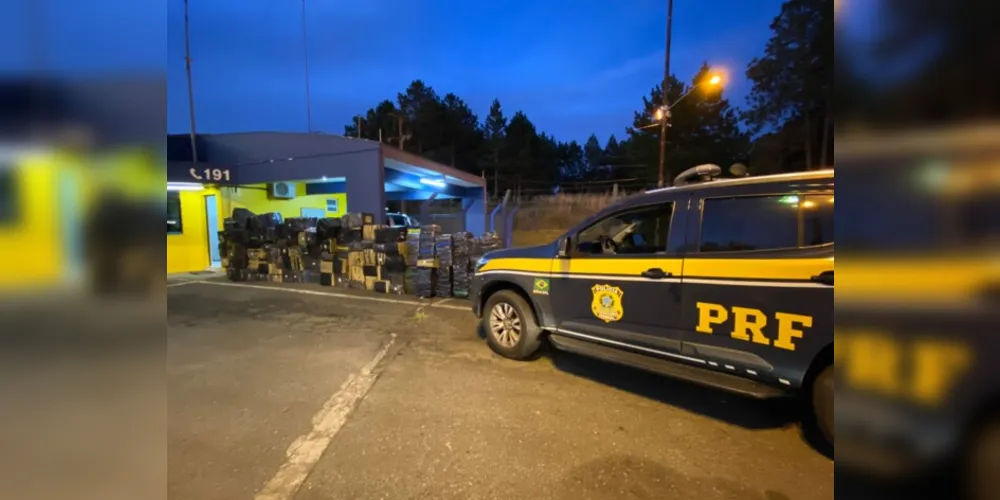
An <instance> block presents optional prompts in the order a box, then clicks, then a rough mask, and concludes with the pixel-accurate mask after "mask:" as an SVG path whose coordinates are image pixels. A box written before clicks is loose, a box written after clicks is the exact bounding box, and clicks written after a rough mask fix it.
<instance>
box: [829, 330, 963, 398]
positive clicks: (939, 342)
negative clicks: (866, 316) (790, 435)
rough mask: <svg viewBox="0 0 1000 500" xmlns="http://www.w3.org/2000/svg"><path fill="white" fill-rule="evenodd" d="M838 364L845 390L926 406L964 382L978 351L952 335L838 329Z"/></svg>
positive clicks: (947, 394)
mask: <svg viewBox="0 0 1000 500" xmlns="http://www.w3.org/2000/svg"><path fill="white" fill-rule="evenodd" d="M834 338H835V339H836V342H839V345H838V346H837V348H836V349H835V351H834V363H835V365H836V366H837V371H838V372H839V374H840V377H841V379H842V380H843V381H844V383H846V384H847V385H846V387H848V388H850V389H855V390H859V391H865V392H868V393H873V394H878V395H882V396H886V397H890V398H899V399H905V400H907V401H912V402H914V403H918V404H920V405H923V406H930V407H934V406H938V405H940V404H942V403H944V402H945V401H947V399H948V397H949V396H950V394H951V393H952V391H953V390H954V389H955V388H956V387H957V386H959V384H961V381H962V379H963V377H964V376H965V375H966V374H968V373H969V371H970V370H971V368H972V367H973V364H974V361H975V360H974V352H973V351H972V350H971V349H970V348H969V346H968V345H966V344H964V343H961V342H958V341H956V340H953V339H952V336H951V335H933V336H930V335H921V336H913V337H911V336H901V335H893V334H892V332H888V331H880V330H877V329H869V328H853V329H849V330H845V329H838V330H837V331H835V333H834Z"/></svg>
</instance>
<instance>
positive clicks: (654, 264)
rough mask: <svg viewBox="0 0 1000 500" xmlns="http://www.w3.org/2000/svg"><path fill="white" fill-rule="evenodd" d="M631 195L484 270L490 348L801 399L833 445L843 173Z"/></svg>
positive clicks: (701, 170) (683, 183) (715, 182)
mask: <svg viewBox="0 0 1000 500" xmlns="http://www.w3.org/2000/svg"><path fill="white" fill-rule="evenodd" d="M720 173H721V170H720V169H719V167H717V166H714V165H703V166H700V167H695V168H693V169H690V170H688V171H686V172H685V173H683V174H681V175H680V176H678V178H677V180H676V181H675V186H673V187H668V188H663V189H657V190H653V191H648V192H646V193H642V194H638V195H633V196H630V197H628V198H625V199H623V200H621V201H619V202H618V203H616V204H614V205H612V206H610V207H608V208H606V209H604V210H602V211H601V212H599V213H598V214H596V215H594V216H592V217H590V218H588V219H587V220H585V221H584V222H582V223H581V224H579V225H578V226H576V227H574V228H572V229H571V230H569V231H568V232H567V233H566V234H565V235H563V236H562V237H560V238H558V239H557V240H556V241H554V242H552V243H550V244H548V245H543V246H538V247H530V248H512V249H506V250H499V251H495V252H490V253H489V254H487V255H486V256H484V257H483V258H482V259H481V260H480V261H479V262H478V263H477V264H476V272H475V275H474V278H473V282H472V289H471V299H472V304H473V311H474V312H475V314H476V315H477V316H478V317H480V318H482V324H483V327H484V331H485V332H486V337H487V341H488V343H489V345H490V347H491V348H492V349H493V350H494V351H496V352H497V353H499V354H500V355H502V356H505V357H508V358H512V359H519V360H523V359H529V358H531V357H532V355H533V354H534V353H535V351H536V350H537V349H538V348H539V346H540V344H541V342H542V340H543V337H544V338H547V339H548V341H549V342H550V343H551V344H552V345H553V346H554V347H556V348H558V349H562V350H566V351H572V352H575V353H578V354H583V355H588V356H594V357H597V358H602V359H605V360H608V361H612V362H616V363H621V364H625V365H630V366H633V367H636V368H640V369H645V370H649V371H653V372H656V373H660V374H663V375H667V376H672V377H677V378H681V379H686V380H689V381H692V382H696V383H700V384H704V385H706V386H711V387H715V388H721V389H725V390H729V391H734V392H737V393H742V394H744V395H749V396H752V397H759V398H769V397H773V396H784V395H789V394H798V395H801V396H804V397H805V398H806V401H808V402H810V407H811V409H812V412H811V414H812V416H813V418H811V419H810V421H811V423H812V424H813V425H814V426H815V427H816V428H817V429H818V430H819V431H820V432H821V433H822V435H823V436H824V437H825V438H826V439H827V440H828V441H829V443H831V444H832V443H833V439H834V417H833V411H834V382H833V367H832V363H833V359H834V347H833V339H834V335H833V334H834V332H833V327H834V320H833V312H834V310H833V309H834V308H833V298H834V295H833V292H834V259H833V229H834V226H833V220H834V213H833V199H834V189H833V177H834V176H833V170H821V171H811V172H803V173H795V174H786V175H773V176H761V177H743V178H736V179H725V180H723V179H718V177H719V174H720Z"/></svg>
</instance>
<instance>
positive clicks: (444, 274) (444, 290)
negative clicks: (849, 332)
mask: <svg viewBox="0 0 1000 500" xmlns="http://www.w3.org/2000/svg"><path fill="white" fill-rule="evenodd" d="M434 296H435V297H451V296H452V282H451V266H445V267H440V268H438V269H437V284H436V286H435V287H434Z"/></svg>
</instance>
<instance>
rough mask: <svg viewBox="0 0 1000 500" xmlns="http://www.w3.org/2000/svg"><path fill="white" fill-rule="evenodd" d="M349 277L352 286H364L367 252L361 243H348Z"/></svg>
mask: <svg viewBox="0 0 1000 500" xmlns="http://www.w3.org/2000/svg"><path fill="white" fill-rule="evenodd" d="M348 248H349V250H348V253H347V273H346V274H347V278H348V280H349V281H350V286H351V287H352V288H364V284H365V253H364V247H363V246H362V245H361V243H352V244H350V245H348Z"/></svg>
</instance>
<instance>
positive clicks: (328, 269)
mask: <svg viewBox="0 0 1000 500" xmlns="http://www.w3.org/2000/svg"><path fill="white" fill-rule="evenodd" d="M319 272H321V273H327V274H333V262H322V261H321V262H320V263H319Z"/></svg>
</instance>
